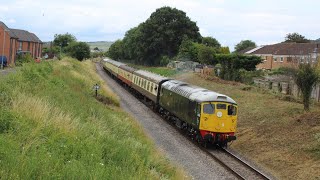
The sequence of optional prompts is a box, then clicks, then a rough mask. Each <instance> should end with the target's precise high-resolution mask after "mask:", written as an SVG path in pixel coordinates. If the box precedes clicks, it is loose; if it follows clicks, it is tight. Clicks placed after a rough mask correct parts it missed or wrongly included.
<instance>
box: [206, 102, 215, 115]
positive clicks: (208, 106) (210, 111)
mask: <svg viewBox="0 0 320 180" xmlns="http://www.w3.org/2000/svg"><path fill="white" fill-rule="evenodd" d="M214 109H215V107H214V104H204V105H203V113H204V114H214Z"/></svg>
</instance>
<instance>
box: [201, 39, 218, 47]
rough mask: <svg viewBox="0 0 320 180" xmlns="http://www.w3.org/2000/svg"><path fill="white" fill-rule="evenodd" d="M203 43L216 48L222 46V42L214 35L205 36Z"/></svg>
mask: <svg viewBox="0 0 320 180" xmlns="http://www.w3.org/2000/svg"><path fill="white" fill-rule="evenodd" d="M202 44H204V45H206V46H210V47H213V48H216V49H219V48H220V47H221V44H220V43H219V41H218V40H216V39H215V38H213V37H203V38H202Z"/></svg>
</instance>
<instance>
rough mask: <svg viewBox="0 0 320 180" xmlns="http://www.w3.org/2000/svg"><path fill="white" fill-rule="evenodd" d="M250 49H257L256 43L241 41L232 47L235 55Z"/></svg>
mask: <svg viewBox="0 0 320 180" xmlns="http://www.w3.org/2000/svg"><path fill="white" fill-rule="evenodd" d="M251 47H252V48H255V47H257V45H256V43H255V42H253V41H251V40H242V41H241V42H239V43H238V44H237V45H236V46H235V47H234V49H235V52H236V53H237V52H240V51H242V50H245V49H247V48H251Z"/></svg>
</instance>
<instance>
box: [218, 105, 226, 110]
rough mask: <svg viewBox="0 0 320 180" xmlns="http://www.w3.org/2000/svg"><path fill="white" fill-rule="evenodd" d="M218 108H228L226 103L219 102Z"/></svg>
mask: <svg viewBox="0 0 320 180" xmlns="http://www.w3.org/2000/svg"><path fill="white" fill-rule="evenodd" d="M217 109H227V105H226V104H217Z"/></svg>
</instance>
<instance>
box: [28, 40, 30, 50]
mask: <svg viewBox="0 0 320 180" xmlns="http://www.w3.org/2000/svg"><path fill="white" fill-rule="evenodd" d="M28 51H30V42H28Z"/></svg>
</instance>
